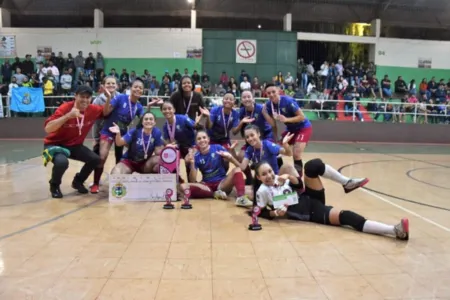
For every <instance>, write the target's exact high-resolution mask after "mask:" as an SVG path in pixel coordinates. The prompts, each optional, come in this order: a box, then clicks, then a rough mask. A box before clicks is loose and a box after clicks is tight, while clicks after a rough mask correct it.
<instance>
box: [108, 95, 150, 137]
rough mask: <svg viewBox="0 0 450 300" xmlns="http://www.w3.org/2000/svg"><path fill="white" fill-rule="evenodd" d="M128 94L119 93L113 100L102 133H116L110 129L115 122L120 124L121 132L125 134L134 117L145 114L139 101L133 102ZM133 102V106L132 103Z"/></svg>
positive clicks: (111, 134)
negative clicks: (111, 108)
mask: <svg viewBox="0 0 450 300" xmlns="http://www.w3.org/2000/svg"><path fill="white" fill-rule="evenodd" d="M128 99H129V98H128V95H122V94H121V95H117V96H116V97H114V98H113V99H112V100H111V106H112V107H113V110H112V112H111V113H110V114H109V116H108V117H107V118H106V120H105V123H103V129H102V130H101V132H100V133H101V134H104V135H108V136H113V135H114V134H113V133H111V132H110V131H109V127H111V126H113V123H116V124H117V125H119V128H120V133H121V134H122V135H124V134H125V133H127V131H128V125H130V123H131V122H132V121H133V120H134V118H135V117H136V116H137V117H140V116H142V115H143V114H144V108H143V107H142V104H141V103H140V102H139V101H138V102H136V103H133V102H131V101H129V100H128ZM130 103H131V108H130V105H129V104H130Z"/></svg>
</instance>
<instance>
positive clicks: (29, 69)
mask: <svg viewBox="0 0 450 300" xmlns="http://www.w3.org/2000/svg"><path fill="white" fill-rule="evenodd" d="M22 72H23V74H24V75H27V76H31V74H32V73H33V72H34V63H33V62H32V61H31V54H27V55H26V56H25V60H24V61H23V62H22Z"/></svg>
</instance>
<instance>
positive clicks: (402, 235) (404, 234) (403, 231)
mask: <svg viewBox="0 0 450 300" xmlns="http://www.w3.org/2000/svg"><path fill="white" fill-rule="evenodd" d="M394 231H395V236H396V237H397V239H399V240H402V241H407V240H409V220H408V219H407V218H403V219H402V220H401V221H400V223H398V224H397V225H395V227H394Z"/></svg>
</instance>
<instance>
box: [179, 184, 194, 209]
mask: <svg viewBox="0 0 450 300" xmlns="http://www.w3.org/2000/svg"><path fill="white" fill-rule="evenodd" d="M190 197H191V189H190V188H187V189H185V190H184V199H183V204H181V208H182V209H192V204H190V203H189V198H190Z"/></svg>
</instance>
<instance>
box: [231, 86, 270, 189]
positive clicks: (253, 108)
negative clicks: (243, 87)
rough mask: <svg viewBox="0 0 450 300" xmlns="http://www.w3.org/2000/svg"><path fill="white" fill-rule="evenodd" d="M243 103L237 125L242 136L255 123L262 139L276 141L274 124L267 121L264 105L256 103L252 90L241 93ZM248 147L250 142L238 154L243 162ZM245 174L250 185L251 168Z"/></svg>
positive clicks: (238, 157) (238, 158) (239, 159)
mask: <svg viewBox="0 0 450 300" xmlns="http://www.w3.org/2000/svg"><path fill="white" fill-rule="evenodd" d="M241 103H242V106H241V108H240V109H239V120H240V122H239V124H238V126H237V130H238V131H240V132H241V135H242V137H244V138H245V135H244V129H245V128H246V126H248V125H255V126H257V127H258V128H259V132H260V133H261V139H263V140H266V139H267V140H269V141H275V138H274V134H273V130H272V126H270V124H269V123H268V122H267V120H266V118H265V117H264V115H263V113H262V110H263V107H264V105H262V104H258V103H255V99H254V98H253V95H252V92H250V91H244V92H242V94H241ZM247 147H248V143H247V142H246V143H245V144H244V145H243V146H242V148H241V151H240V152H239V153H238V154H237V160H238V161H239V162H242V160H243V159H244V155H245V150H246V149H247ZM244 174H245V177H246V179H245V183H246V184H248V185H250V184H251V182H252V173H251V171H250V168H247V169H245V170H244Z"/></svg>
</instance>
